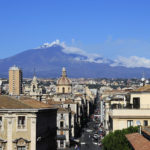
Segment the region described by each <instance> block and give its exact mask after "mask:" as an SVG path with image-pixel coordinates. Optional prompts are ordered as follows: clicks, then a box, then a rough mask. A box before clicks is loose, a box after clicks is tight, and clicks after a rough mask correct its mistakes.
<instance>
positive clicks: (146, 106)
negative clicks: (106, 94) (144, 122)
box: [110, 104, 150, 110]
mask: <svg viewBox="0 0 150 150" xmlns="http://www.w3.org/2000/svg"><path fill="white" fill-rule="evenodd" d="M110 109H112V110H113V109H150V104H141V105H140V107H137V106H134V105H133V104H128V105H127V106H123V105H112V106H111V107H110Z"/></svg>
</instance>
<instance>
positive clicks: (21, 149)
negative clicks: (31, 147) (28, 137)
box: [17, 146, 26, 150]
mask: <svg viewBox="0 0 150 150" xmlns="http://www.w3.org/2000/svg"><path fill="white" fill-rule="evenodd" d="M17 150H26V147H25V146H17Z"/></svg>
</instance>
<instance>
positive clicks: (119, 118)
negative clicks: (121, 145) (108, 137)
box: [105, 85, 150, 131]
mask: <svg viewBox="0 0 150 150" xmlns="http://www.w3.org/2000/svg"><path fill="white" fill-rule="evenodd" d="M127 97H128V99H126V101H127V104H126V106H125V107H121V108H111V100H110V102H107V103H105V110H106V114H107V115H108V117H106V118H107V119H106V123H107V125H108V128H109V130H112V131H114V130H117V129H123V128H127V127H130V126H137V125H138V124H139V123H140V125H141V126H148V125H150V85H145V86H144V87H141V88H138V89H136V90H134V91H132V92H130V93H129V95H128V96H127Z"/></svg>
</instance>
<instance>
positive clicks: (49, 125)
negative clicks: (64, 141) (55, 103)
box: [0, 96, 57, 150]
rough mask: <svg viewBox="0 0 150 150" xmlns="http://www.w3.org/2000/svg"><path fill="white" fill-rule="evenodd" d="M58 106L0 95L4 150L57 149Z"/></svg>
mask: <svg viewBox="0 0 150 150" xmlns="http://www.w3.org/2000/svg"><path fill="white" fill-rule="evenodd" d="M56 115H57V109H55V108H52V107H50V106H49V105H47V104H44V103H41V102H39V101H36V100H32V99H21V100H16V99H13V98H11V97H8V96H0V150H48V149H56Z"/></svg>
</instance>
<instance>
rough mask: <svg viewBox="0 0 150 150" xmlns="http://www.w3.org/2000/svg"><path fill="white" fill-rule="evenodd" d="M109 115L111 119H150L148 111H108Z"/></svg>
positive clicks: (149, 111)
mask: <svg viewBox="0 0 150 150" xmlns="http://www.w3.org/2000/svg"><path fill="white" fill-rule="evenodd" d="M109 115H110V116H112V117H122V118H124V117H128V118H130V117H131V118H132V117H135V118H138V117H141V118H146V117H150V109H127V108H126V109H110V110H109Z"/></svg>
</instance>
